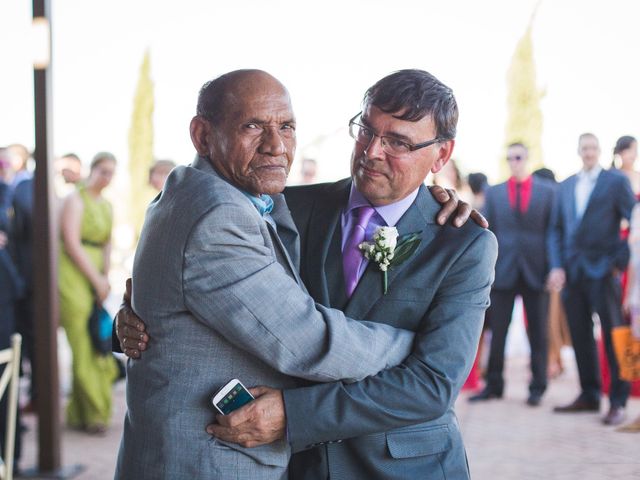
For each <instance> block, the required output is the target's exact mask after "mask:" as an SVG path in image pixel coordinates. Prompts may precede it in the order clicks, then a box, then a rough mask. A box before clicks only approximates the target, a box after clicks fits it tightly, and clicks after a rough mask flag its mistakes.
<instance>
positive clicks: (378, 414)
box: [119, 70, 497, 479]
mask: <svg viewBox="0 0 640 480" xmlns="http://www.w3.org/2000/svg"><path fill="white" fill-rule="evenodd" d="M457 119H458V109H457V105H456V102H455V98H454V96H453V93H452V91H451V89H449V88H448V87H447V86H446V85H444V84H442V83H441V82H440V81H439V80H437V79H436V78H435V77H433V76H432V75H430V74H429V73H427V72H424V71H421V70H402V71H399V72H396V73H394V74H391V75H389V76H387V77H385V78H383V79H382V80H380V81H379V82H378V83H376V84H375V85H374V86H372V87H371V88H370V89H369V90H368V91H367V92H366V94H365V98H364V101H363V109H362V111H361V112H360V113H358V114H357V115H355V116H354V117H353V118H352V119H351V120H350V122H349V129H350V134H351V136H352V137H353V138H354V140H355V143H354V150H353V155H352V158H351V178H349V179H345V180H342V181H340V182H337V183H333V184H320V185H312V186H304V187H291V188H288V189H286V191H285V196H286V199H287V203H288V205H289V208H290V210H291V214H292V216H293V218H294V221H295V224H296V227H297V230H298V232H299V234H300V258H301V263H300V275H301V277H302V279H303V280H304V283H305V285H306V287H307V289H308V291H309V293H310V294H311V295H312V296H313V298H314V299H315V300H316V301H317V302H318V303H321V304H323V305H326V306H331V307H333V308H338V309H342V310H343V311H344V312H345V314H346V315H349V316H351V318H358V319H365V318H366V319H368V320H370V321H374V322H381V323H387V324H390V325H393V326H396V327H401V328H404V329H407V330H411V331H414V332H415V333H416V339H415V342H414V345H413V349H412V352H411V354H410V355H409V356H408V357H407V358H406V360H405V361H404V362H403V363H402V364H401V365H399V366H397V367H393V368H390V369H387V370H384V371H382V372H380V373H378V374H377V375H374V376H370V377H368V378H366V379H364V380H362V381H360V382H355V383H343V382H331V383H322V384H314V385H308V386H303V387H299V388H289V389H284V390H277V389H273V388H269V387H259V388H258V389H254V390H253V393H255V394H256V397H257V398H256V400H255V401H254V402H251V403H250V404H248V405H247V406H245V407H243V408H242V409H239V410H237V411H235V412H233V413H231V414H229V415H226V416H219V417H218V423H217V424H214V425H210V426H209V427H207V431H209V433H211V434H213V435H214V436H215V437H216V438H218V439H221V440H223V441H226V442H233V443H239V444H240V445H242V446H244V447H255V446H258V445H264V444H268V443H271V442H273V441H276V440H281V439H285V438H286V440H287V441H288V443H289V445H291V449H292V451H293V452H294V455H293V457H292V460H291V463H290V465H289V476H290V478H295V479H326V478H331V479H360V478H372V479H376V478H380V479H382V478H413V477H414V476H415V477H416V478H433V479H435V478H451V479H464V478H469V471H468V466H467V462H466V455H465V451H464V446H463V443H462V437H461V434H460V430H459V428H458V422H457V419H456V416H455V413H454V411H453V404H454V402H455V399H456V397H457V395H458V393H459V391H460V388H461V387H462V384H463V383H464V381H465V379H466V377H467V375H468V373H469V370H470V369H471V365H472V363H473V361H474V357H475V351H476V347H477V342H478V338H479V336H480V330H481V326H482V322H483V318H484V311H485V309H486V308H487V306H488V301H489V290H490V286H491V283H492V281H493V267H494V263H495V258H496V255H497V245H496V242H495V238H494V236H493V235H492V234H491V233H490V232H489V231H487V230H483V229H482V228H479V227H478V226H477V225H475V224H473V223H472V222H469V223H467V224H465V225H463V226H461V227H460V228H456V227H454V226H453V225H451V224H445V225H440V224H439V223H437V222H436V218H440V215H439V213H438V212H439V210H440V208H441V207H440V205H439V203H438V202H437V201H436V200H435V198H434V197H433V196H432V194H431V193H430V192H429V190H428V189H427V188H426V187H425V186H424V180H425V178H426V177H427V175H428V174H429V172H437V171H438V170H440V169H441V168H442V166H443V165H444V164H445V163H446V162H447V161H448V160H449V158H450V156H451V153H452V151H453V146H454V137H455V133H456V124H457ZM378 227H395V228H396V229H397V231H398V234H399V237H398V239H397V245H396V241H395V240H394V241H393V242H387V243H386V245H387V247H389V246H390V245H395V246H396V247H397V249H396V250H395V252H397V253H398V257H400V256H401V255H400V253H399V252H400V250H401V248H404V247H402V245H403V243H402V241H403V239H404V240H406V242H412V248H411V249H409V250H406V249H405V251H408V252H409V253H408V254H406V255H404V257H405V258H404V259H403V260H404V261H402V262H397V263H396V262H394V261H393V260H394V259H393V258H390V259H389V260H390V261H391V265H390V268H389V269H386V268H385V269H381V268H380V266H382V265H383V262H381V261H380V258H378V257H376V256H375V255H374V256H372V257H371V259H367V258H366V257H365V256H364V255H363V252H362V249H361V248H360V245H361V244H362V242H363V241H369V242H371V241H372V239H373V236H374V234H375V232H376V230H377V229H378ZM404 245H408V244H407V243H405V244H404ZM389 248H392V247H389ZM387 253H388V252H387ZM274 301H277V300H274ZM125 316H126V315H125ZM119 318H120V317H119ZM126 323H129V324H131V319H129V320H127V322H126ZM133 324H135V322H133ZM124 328H127V327H124ZM122 333H123V335H122V336H121V341H122V342H123V344H124V346H126V345H127V344H130V343H129V342H130V341H133V342H134V345H135V344H136V343H138V342H140V340H139V339H138V338H137V337H136V336H135V335H131V336H127V335H126V334H124V333H125V332H122ZM150 333H151V336H152V337H153V332H150ZM138 344H139V345H140V343H138ZM144 348H146V346H143V348H141V349H144ZM152 348H154V347H153V345H150V349H152ZM136 353H139V352H136Z"/></svg>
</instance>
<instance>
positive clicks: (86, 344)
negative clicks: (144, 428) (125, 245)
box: [59, 152, 118, 433]
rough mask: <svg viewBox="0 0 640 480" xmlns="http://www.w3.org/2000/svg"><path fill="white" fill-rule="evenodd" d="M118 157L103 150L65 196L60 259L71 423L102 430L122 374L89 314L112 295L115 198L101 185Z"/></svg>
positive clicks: (111, 172)
mask: <svg viewBox="0 0 640 480" xmlns="http://www.w3.org/2000/svg"><path fill="white" fill-rule="evenodd" d="M115 167H116V159H115V157H114V156H113V155H112V154H110V153H106V152H103V153H98V154H97V155H96V156H95V157H94V159H93V161H92V162H91V171H90V173H89V178H87V180H86V181H85V182H84V183H83V184H82V185H81V186H80V187H78V189H77V190H76V191H75V192H73V193H72V194H70V195H69V196H68V197H66V198H65V200H64V204H63V207H62V216H61V230H62V242H61V252H60V264H59V290H60V323H61V324H62V326H63V327H64V329H65V331H66V333H67V339H68V340H69V345H70V346H71V352H72V355H73V363H72V370H73V375H72V376H73V385H72V392H71V399H70V401H69V405H68V406H67V423H68V424H69V426H71V427H75V428H80V429H83V430H86V431H87V432H90V433H102V432H104V431H105V429H106V428H107V425H108V424H109V420H110V418H111V400H112V395H111V386H112V384H113V381H114V380H115V379H116V377H117V375H118V369H117V365H116V363H115V359H114V357H113V355H111V354H108V355H101V354H100V353H98V352H96V351H95V350H94V349H93V346H92V344H91V338H90V337H89V326H88V325H89V316H90V314H91V311H92V309H93V305H94V302H98V303H99V304H101V303H102V302H103V301H104V300H105V299H106V298H107V296H108V295H109V290H110V286H109V280H108V273H109V256H110V253H111V227H112V223H113V212H112V208H111V204H110V203H109V202H108V201H107V200H106V199H105V198H104V197H103V196H102V191H103V190H104V188H106V187H107V186H108V185H109V184H110V183H111V179H112V178H113V174H114V171H115Z"/></svg>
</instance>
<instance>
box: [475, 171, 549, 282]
mask: <svg viewBox="0 0 640 480" xmlns="http://www.w3.org/2000/svg"><path fill="white" fill-rule="evenodd" d="M531 181H532V184H531V200H530V201H529V208H528V209H527V211H526V212H525V213H523V214H521V215H517V214H516V212H515V211H514V210H513V209H512V208H511V206H510V204H509V191H508V190H509V189H508V186H507V182H504V183H501V184H499V185H495V186H493V187H491V188H489V190H487V199H486V202H485V207H484V209H485V211H484V214H485V217H486V218H487V221H488V222H489V228H490V229H491V231H492V232H493V233H494V234H495V236H496V238H497V239H498V246H499V249H498V250H499V251H498V260H497V262H496V280H495V283H494V284H493V288H496V289H499V290H509V289H512V288H515V287H516V285H517V282H518V277H519V276H522V277H523V278H524V280H525V282H526V283H527V285H528V286H529V287H530V288H532V289H534V290H542V289H543V288H544V282H545V277H546V275H547V273H548V271H549V268H548V265H549V262H548V259H547V234H548V231H549V225H550V224H551V209H552V207H553V198H554V194H555V186H554V185H553V184H551V183H549V182H547V181H546V180H543V179H540V178H538V177H536V176H533V178H532V180H531Z"/></svg>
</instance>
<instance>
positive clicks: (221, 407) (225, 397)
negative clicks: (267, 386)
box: [211, 378, 254, 415]
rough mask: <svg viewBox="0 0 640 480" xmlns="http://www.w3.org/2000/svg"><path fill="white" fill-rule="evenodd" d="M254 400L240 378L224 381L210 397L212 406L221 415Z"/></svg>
mask: <svg viewBox="0 0 640 480" xmlns="http://www.w3.org/2000/svg"><path fill="white" fill-rule="evenodd" d="M252 400H254V397H253V395H251V394H250V393H249V390H247V387H245V386H244V385H243V384H242V382H240V380H238V379H237V378H234V379H233V380H230V381H229V382H227V383H226V385H225V386H223V387H222V388H221V389H220V390H218V391H217V392H216V394H215V395H214V396H213V398H212V399H211V403H213V406H214V407H215V408H216V410H218V411H219V412H220V413H222V414H223V415H228V414H230V413H231V412H233V411H234V410H237V409H238V408H240V407H242V406H243V405H246V404H247V403H249V402H251V401H252Z"/></svg>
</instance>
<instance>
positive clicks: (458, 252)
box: [284, 180, 497, 480]
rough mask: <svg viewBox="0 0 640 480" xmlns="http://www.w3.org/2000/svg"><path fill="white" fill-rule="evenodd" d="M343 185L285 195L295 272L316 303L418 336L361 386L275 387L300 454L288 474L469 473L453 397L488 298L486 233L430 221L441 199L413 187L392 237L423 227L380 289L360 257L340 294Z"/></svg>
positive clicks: (493, 251)
mask: <svg viewBox="0 0 640 480" xmlns="http://www.w3.org/2000/svg"><path fill="white" fill-rule="evenodd" d="M350 184H351V182H350V180H343V181H341V182H338V183H335V184H324V185H314V186H309V187H295V188H290V189H287V190H286V191H285V197H286V199H287V203H288V205H289V208H290V209H291V212H292V215H293V218H294V221H295V222H296V225H297V227H298V230H299V232H300V238H301V259H302V260H301V276H302V277H303V279H304V281H305V283H306V285H307V288H308V290H309V293H311V295H312V296H313V297H314V298H315V299H316V300H317V301H318V302H320V303H322V304H324V305H328V306H332V307H337V308H344V311H345V313H347V314H348V315H350V316H352V317H353V318H367V319H369V320H374V321H377V322H381V323H387V324H390V325H394V326H401V327H403V328H407V329H410V330H413V331H415V332H416V334H417V336H416V342H415V344H414V347H413V350H412V353H411V355H410V356H409V357H408V358H407V359H406V360H405V361H404V362H403V364H402V365H400V366H398V367H395V368H391V369H388V370H385V371H383V372H380V373H379V374H377V375H375V376H372V377H369V378H367V379H365V380H363V381H361V382H357V383H353V384H345V383H342V382H337V383H328V384H320V385H314V386H309V387H304V388H296V389H289V390H285V391H284V398H285V404H286V412H287V421H288V424H287V426H288V434H289V441H290V443H291V445H292V449H293V451H294V452H300V453H297V454H296V455H294V456H293V458H292V461H291V465H290V478H292V479H296V480H298V479H323V480H325V479H326V478H327V473H329V474H330V478H331V479H332V480H334V479H349V480H351V479H365V478H421V479H425V478H426V479H441V478H450V479H463V478H468V476H469V472H468V468H467V462H466V456H465V452H464V447H463V443H462V437H461V435H460V430H459V428H458V422H457V419H456V416H455V413H454V411H453V404H454V402H455V399H456V397H457V395H458V392H459V391H460V388H461V387H462V384H463V383H464V381H465V379H466V377H467V375H468V373H469V370H470V369H471V365H472V363H473V360H474V357H475V352H476V348H477V345H478V338H479V336H480V330H481V327H482V323H483V319H484V312H485V309H486V308H487V306H488V304H489V290H490V286H491V283H492V281H493V268H494V264H495V259H496V255H497V245H496V240H495V237H494V236H493V234H492V233H491V232H490V231H488V230H484V229H482V228H480V227H478V226H477V225H475V224H474V223H473V222H469V223H467V224H466V225H464V226H463V227H462V228H459V229H458V228H453V227H452V226H449V225H447V226H439V225H437V224H436V223H435V218H436V214H437V212H438V211H439V210H440V205H439V204H438V203H437V202H436V201H435V199H434V198H433V197H432V196H431V194H430V193H429V191H428V189H426V188H425V187H421V188H420V191H419V194H418V197H417V198H416V200H415V202H414V204H413V205H412V206H411V207H410V208H409V210H408V211H407V212H406V213H405V215H404V216H403V217H402V219H401V220H400V222H399V223H398V225H397V228H398V230H399V232H400V234H401V235H402V234H406V233H412V232H419V231H421V232H422V234H421V237H422V243H421V244H420V246H419V249H418V251H417V252H416V253H415V254H414V255H413V256H412V257H411V258H410V259H409V260H408V261H406V262H405V263H404V264H402V265H400V266H398V267H397V268H395V269H392V270H390V272H389V291H388V293H387V294H386V295H383V290H382V274H381V273H380V271H379V270H378V267H377V266H376V265H375V264H372V263H370V264H369V266H368V267H367V270H366V271H365V273H364V275H363V277H362V279H361V280H360V282H359V284H358V287H357V289H356V290H355V292H354V294H353V296H352V298H351V300H350V301H348V302H347V301H346V298H345V294H344V279H343V273H342V255H341V251H340V250H341V249H340V243H341V240H340V239H341V226H340V214H341V212H342V209H343V208H344V206H345V205H346V203H347V201H348V196H349V188H350ZM338 441H340V443H337V442H338ZM330 442H336V443H330ZM318 445H321V446H320V447H317V448H312V447H314V446H318ZM304 450H306V451H304Z"/></svg>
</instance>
